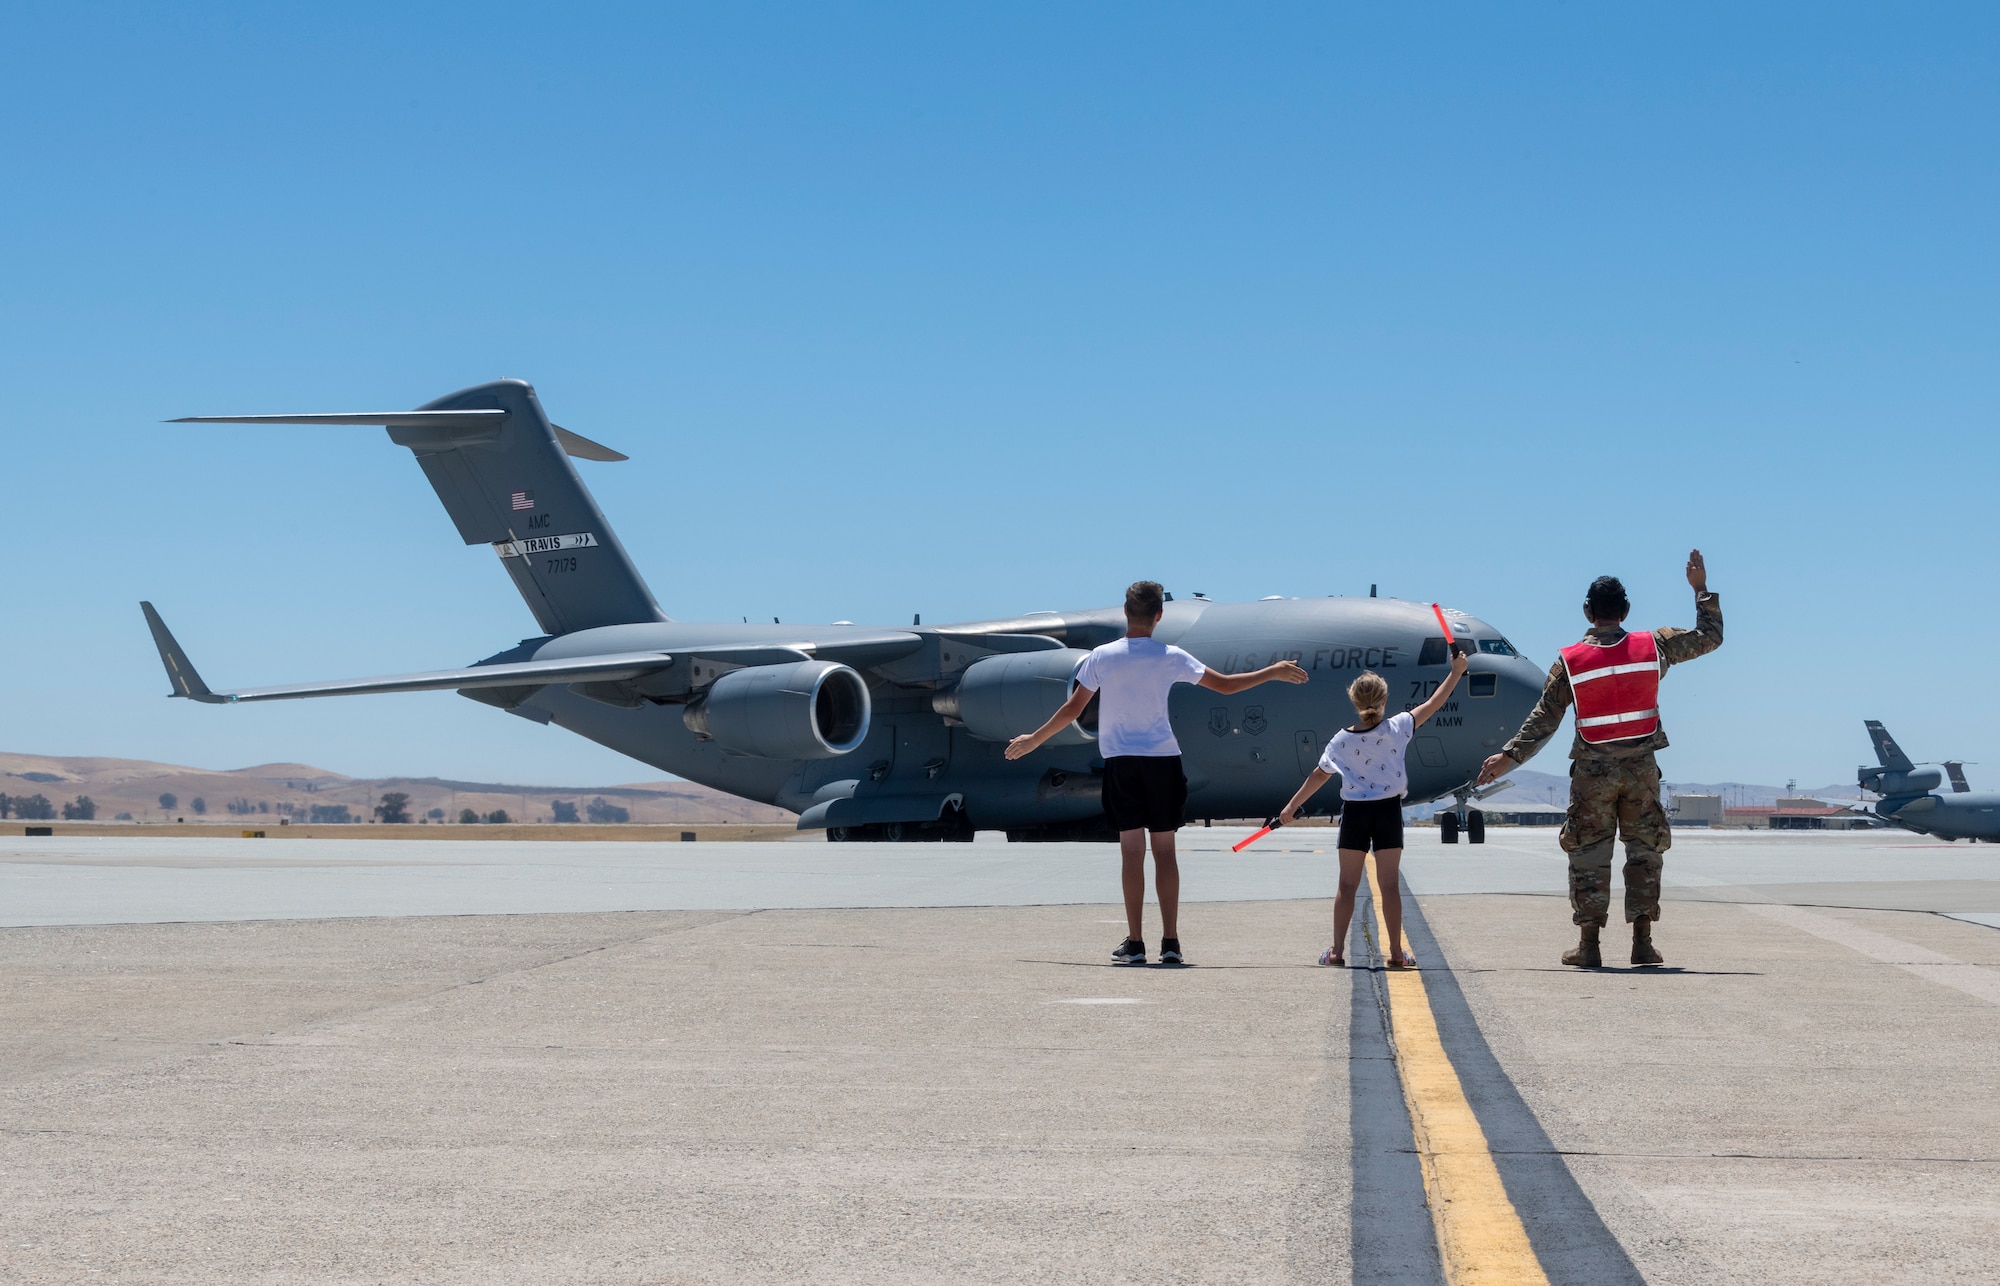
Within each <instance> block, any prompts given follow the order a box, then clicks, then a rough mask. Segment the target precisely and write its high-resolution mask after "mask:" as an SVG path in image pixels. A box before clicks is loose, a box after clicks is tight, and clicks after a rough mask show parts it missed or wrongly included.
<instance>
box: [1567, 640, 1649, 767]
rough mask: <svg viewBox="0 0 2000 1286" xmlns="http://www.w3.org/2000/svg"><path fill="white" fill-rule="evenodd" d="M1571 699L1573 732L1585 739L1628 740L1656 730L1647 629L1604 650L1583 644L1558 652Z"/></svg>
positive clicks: (1597, 646) (1597, 645)
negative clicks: (1566, 675) (1574, 719)
mask: <svg viewBox="0 0 2000 1286" xmlns="http://www.w3.org/2000/svg"><path fill="white" fill-rule="evenodd" d="M1562 661H1563V669H1564V670H1566V671H1568V672H1569V690H1570V691H1571V692H1572V693H1574V694H1575V696H1576V732H1577V735H1578V736H1580V737H1582V738H1583V739H1584V740H1585V741H1588V742H1592V743H1596V742H1602V741H1630V740H1631V739H1632V738H1634V737H1650V736H1652V735H1653V734H1654V733H1655V732H1658V731H1659V730H1660V648H1659V642H1658V640H1656V639H1655V638H1654V637H1653V635H1652V631H1650V630H1648V631H1646V632H1644V633H1637V634H1627V635H1626V636H1625V637H1624V638H1622V639H1619V640H1618V641H1617V642H1616V643H1613V644H1611V645H1610V646H1609V647H1605V646H1603V645H1601V644H1597V643H1591V642H1588V641H1585V642H1582V643H1572V644H1570V645H1569V646H1568V647H1566V648H1564V649H1563V650H1562Z"/></svg>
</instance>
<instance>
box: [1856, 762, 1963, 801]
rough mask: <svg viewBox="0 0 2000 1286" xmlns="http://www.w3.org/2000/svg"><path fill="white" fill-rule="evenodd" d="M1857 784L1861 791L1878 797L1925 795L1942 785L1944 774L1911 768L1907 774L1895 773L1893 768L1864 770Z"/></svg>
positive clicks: (1931, 769)
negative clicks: (1870, 791) (1868, 791)
mask: <svg viewBox="0 0 2000 1286" xmlns="http://www.w3.org/2000/svg"><path fill="white" fill-rule="evenodd" d="M1859 784H1860V786H1861V788H1862V789H1863V790H1872V791H1874V792H1875V793H1876V794H1878V795H1887V796H1891V797H1893V796H1896V795H1925V794H1929V793H1930V792H1931V791H1933V790H1936V789H1937V788H1938V787H1939V786H1941V785H1943V784H1944V773H1943V772H1942V771H1940V770H1938V769H1936V768H1912V769H1910V770H1909V771H1907V772H1897V771H1896V770H1894V769H1893V768H1864V769H1862V770H1861V774H1860V781H1859Z"/></svg>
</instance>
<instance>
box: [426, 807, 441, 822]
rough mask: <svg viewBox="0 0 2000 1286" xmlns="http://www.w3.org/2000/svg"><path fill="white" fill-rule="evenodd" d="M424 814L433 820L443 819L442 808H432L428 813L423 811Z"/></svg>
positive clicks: (439, 820)
mask: <svg viewBox="0 0 2000 1286" xmlns="http://www.w3.org/2000/svg"><path fill="white" fill-rule="evenodd" d="M424 816H426V817H428V818H430V819H431V820H432V821H434V822H441V821H443V820H444V809H442V808H433V809H431V811H429V812H428V813H425V814H424Z"/></svg>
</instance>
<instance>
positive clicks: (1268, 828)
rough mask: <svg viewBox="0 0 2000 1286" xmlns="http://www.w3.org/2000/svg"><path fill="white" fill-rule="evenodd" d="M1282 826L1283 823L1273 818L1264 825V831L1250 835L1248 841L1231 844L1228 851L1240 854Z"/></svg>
mask: <svg viewBox="0 0 2000 1286" xmlns="http://www.w3.org/2000/svg"><path fill="white" fill-rule="evenodd" d="M1283 825H1284V823H1283V822H1281V821H1279V820H1278V819H1277V818H1275V817H1273V818H1272V819H1271V820H1270V821H1268V822H1265V823H1264V829H1262V830H1260V831H1258V832H1257V833H1256V834H1255V835H1252V836H1251V837H1250V838H1249V839H1246V840H1244V841H1243V842H1242V843H1240V844H1231V845H1230V846H1229V851H1230V852H1232V853H1241V852H1242V851H1243V850H1244V849H1246V848H1249V847H1250V846H1251V845H1252V844H1255V843H1256V842H1257V841H1258V840H1260V839H1263V838H1264V837H1265V836H1266V835H1269V834H1270V833H1271V832H1272V831H1274V830H1277V829H1278V828H1279V827H1280V826H1283Z"/></svg>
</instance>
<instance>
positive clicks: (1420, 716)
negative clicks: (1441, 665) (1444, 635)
mask: <svg viewBox="0 0 2000 1286" xmlns="http://www.w3.org/2000/svg"><path fill="white" fill-rule="evenodd" d="M1471 664H1472V662H1471V661H1470V660H1468V659H1466V655H1465V653H1463V652H1461V651H1459V650H1458V645H1457V644H1453V645H1452V649H1451V673H1450V674H1449V675H1447V676H1445V681H1444V682H1443V683H1440V684H1438V690H1437V691H1436V692H1433V693H1431V699H1430V700H1428V701H1426V702H1424V703H1423V704H1422V705H1420V706H1418V707H1417V708H1416V709H1414V710H1412V711H1410V717H1411V718H1413V719H1415V720H1416V721H1417V727H1419V728H1421V727H1423V726H1424V724H1425V723H1426V722H1428V721H1429V719H1430V717H1431V716H1432V715H1434V714H1436V713H1437V712H1438V711H1440V710H1442V709H1444V703H1445V699H1446V698H1448V697H1449V696H1451V690H1452V689H1453V688H1455V687H1457V686H1458V676H1459V675H1461V674H1464V673H1465V667H1467V666H1468V665H1471Z"/></svg>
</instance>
